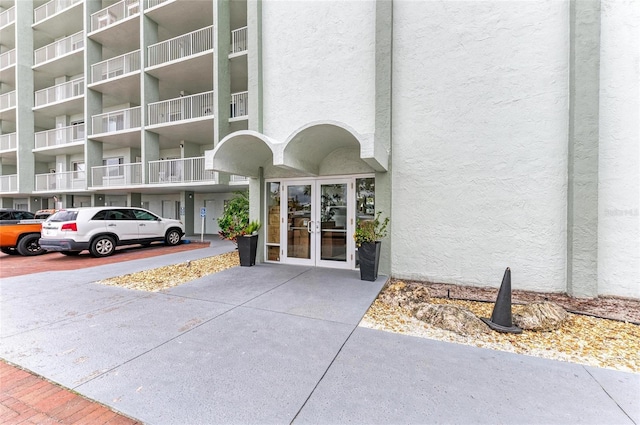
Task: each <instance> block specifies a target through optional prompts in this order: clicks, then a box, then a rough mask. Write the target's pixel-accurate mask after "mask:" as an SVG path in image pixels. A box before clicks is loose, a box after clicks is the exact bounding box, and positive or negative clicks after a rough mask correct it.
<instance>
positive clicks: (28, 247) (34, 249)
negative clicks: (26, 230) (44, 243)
mask: <svg viewBox="0 0 640 425" xmlns="http://www.w3.org/2000/svg"><path fill="white" fill-rule="evenodd" d="M39 239H40V235H27V236H25V237H23V238H22V239H20V242H18V245H17V246H16V250H17V251H18V254H20V255H24V256H31V255H40V254H44V253H45V252H46V251H45V250H44V249H42V247H40V244H39V243H38V240H39Z"/></svg>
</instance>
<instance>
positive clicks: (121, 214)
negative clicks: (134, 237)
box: [106, 210, 136, 220]
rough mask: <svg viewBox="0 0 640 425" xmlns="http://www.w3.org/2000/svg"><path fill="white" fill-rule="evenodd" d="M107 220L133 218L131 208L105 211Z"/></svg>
mask: <svg viewBox="0 0 640 425" xmlns="http://www.w3.org/2000/svg"><path fill="white" fill-rule="evenodd" d="M106 219H107V220H135V219H136V217H135V216H134V215H133V211H131V210H111V211H107V218H106Z"/></svg>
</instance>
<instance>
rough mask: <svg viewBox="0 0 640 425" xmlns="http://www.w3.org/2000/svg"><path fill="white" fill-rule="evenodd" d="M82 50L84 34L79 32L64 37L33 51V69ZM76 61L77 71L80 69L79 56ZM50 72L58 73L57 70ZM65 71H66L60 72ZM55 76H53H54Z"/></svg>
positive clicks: (80, 59) (80, 61)
mask: <svg viewBox="0 0 640 425" xmlns="http://www.w3.org/2000/svg"><path fill="white" fill-rule="evenodd" d="M83 48H84V32H82V31H80V32H77V33H75V34H73V35H70V36H69V37H65V38H63V39H60V40H58V41H56V42H53V43H51V44H48V45H46V46H44V47H41V48H39V49H37V50H36V51H35V57H34V67H37V66H39V65H41V64H43V63H45V62H48V61H53V60H55V59H58V58H61V57H63V56H65V55H68V54H70V53H74V52H79V51H81V50H82V49H83ZM79 56H80V58H79V60H78V65H79V69H82V60H83V58H82V55H79ZM51 71H52V72H54V73H55V72H58V71H57V70H51ZM62 71H66V70H62ZM54 75H55V74H54Z"/></svg>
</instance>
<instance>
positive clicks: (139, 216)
mask: <svg viewBox="0 0 640 425" xmlns="http://www.w3.org/2000/svg"><path fill="white" fill-rule="evenodd" d="M133 214H134V215H135V216H136V220H146V221H156V220H158V217H156V216H155V215H153V214H151V213H150V212H148V211H142V210H133Z"/></svg>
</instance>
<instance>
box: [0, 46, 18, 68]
mask: <svg viewBox="0 0 640 425" xmlns="http://www.w3.org/2000/svg"><path fill="white" fill-rule="evenodd" d="M15 64H16V49H12V50H9V51H8V52H4V53H3V54H1V55H0V69H5V68H9V67H10V66H13V65H15Z"/></svg>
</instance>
